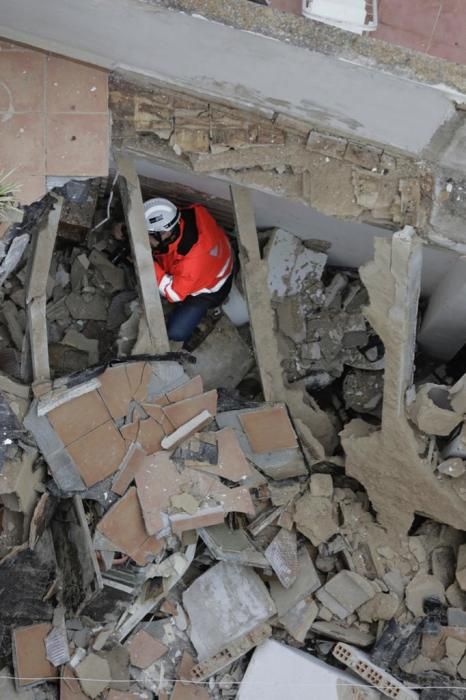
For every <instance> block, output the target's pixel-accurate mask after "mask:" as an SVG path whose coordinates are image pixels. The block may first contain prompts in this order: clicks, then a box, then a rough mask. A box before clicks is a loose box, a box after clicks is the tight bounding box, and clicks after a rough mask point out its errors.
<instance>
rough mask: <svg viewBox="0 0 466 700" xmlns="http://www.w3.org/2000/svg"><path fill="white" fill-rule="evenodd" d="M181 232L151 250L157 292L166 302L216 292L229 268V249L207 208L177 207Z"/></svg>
mask: <svg viewBox="0 0 466 700" xmlns="http://www.w3.org/2000/svg"><path fill="white" fill-rule="evenodd" d="M180 228H181V234H180V235H179V236H178V238H177V239H176V241H173V243H170V244H169V245H168V250H167V251H166V252H163V253H157V251H154V269H155V275H156V277H157V284H158V287H159V291H160V293H161V294H163V296H165V297H166V298H167V299H168V301H171V302H176V301H183V300H184V299H186V297H187V296H198V295H199V294H212V293H214V292H218V291H219V290H220V289H221V288H222V286H223V285H224V284H225V282H226V281H227V279H228V278H229V276H230V275H231V273H232V271H233V263H234V260H233V252H232V250H231V246H230V243H229V241H228V238H227V236H226V234H225V231H224V230H223V229H222V228H221V227H220V226H219V225H218V224H217V222H216V221H215V219H214V218H213V217H212V216H211V215H210V214H209V212H208V211H207V209H206V208H205V207H203V206H201V205H200V204H194V205H192V206H190V207H186V208H184V209H182V210H181V219H180Z"/></svg>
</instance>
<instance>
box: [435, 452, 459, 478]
mask: <svg viewBox="0 0 466 700" xmlns="http://www.w3.org/2000/svg"><path fill="white" fill-rule="evenodd" d="M437 470H438V471H439V472H440V474H445V476H451V477H452V478H453V479H457V478H458V477H460V476H463V474H464V473H465V472H466V466H465V464H464V460H462V459H460V458H459V457H452V458H451V459H446V460H444V461H443V462H441V463H440V464H439V465H438V467H437Z"/></svg>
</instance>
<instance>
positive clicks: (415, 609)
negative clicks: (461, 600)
mask: <svg viewBox="0 0 466 700" xmlns="http://www.w3.org/2000/svg"><path fill="white" fill-rule="evenodd" d="M428 598H435V599H436V600H438V601H439V602H440V603H445V588H444V586H443V584H442V583H441V581H439V580H438V579H437V578H436V577H435V576H430V575H429V574H417V576H415V577H414V578H413V579H412V580H411V581H410V582H409V583H408V585H407V586H406V606H407V607H408V609H409V610H411V612H412V613H413V615H414V616H415V617H424V616H425V614H426V613H425V612H424V602H425V601H426V600H427V599H428Z"/></svg>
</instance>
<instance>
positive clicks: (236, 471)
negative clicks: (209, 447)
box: [216, 428, 253, 481]
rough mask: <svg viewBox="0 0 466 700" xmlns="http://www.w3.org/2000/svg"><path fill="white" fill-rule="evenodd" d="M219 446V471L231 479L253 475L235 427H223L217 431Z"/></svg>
mask: <svg viewBox="0 0 466 700" xmlns="http://www.w3.org/2000/svg"><path fill="white" fill-rule="evenodd" d="M216 436H217V447H218V471H217V472H216V473H217V474H218V475H219V476H223V477H224V478H225V479H229V480H230V481H242V480H243V479H244V478H247V477H249V476H252V475H253V471H252V469H251V467H250V465H249V462H248V460H247V459H246V457H245V456H244V452H243V450H242V449H241V446H240V444H239V440H238V438H237V437H236V433H235V431H234V430H233V428H223V430H219V431H218V433H216Z"/></svg>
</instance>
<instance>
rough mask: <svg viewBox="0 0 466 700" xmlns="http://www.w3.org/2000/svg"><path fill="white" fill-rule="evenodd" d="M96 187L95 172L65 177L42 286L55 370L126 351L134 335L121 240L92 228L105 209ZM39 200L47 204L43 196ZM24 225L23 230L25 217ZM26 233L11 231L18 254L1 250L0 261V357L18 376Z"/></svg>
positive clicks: (135, 310)
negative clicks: (82, 178)
mask: <svg viewBox="0 0 466 700" xmlns="http://www.w3.org/2000/svg"><path fill="white" fill-rule="evenodd" d="M72 185H74V190H72V189H71V186H72ZM62 189H63V188H62ZM101 189H102V185H101V184H100V180H92V181H88V182H85V183H82V182H73V181H72V182H71V183H68V191H69V194H68V199H66V197H65V204H64V206H63V210H62V213H61V218H60V223H59V226H58V232H57V244H56V246H55V249H54V253H53V256H52V261H51V266H50V271H49V275H48V283H47V292H46V296H47V307H46V313H47V330H48V341H49V355H50V365H51V368H52V370H53V371H54V373H55V375H56V376H57V375H65V374H68V373H71V372H75V371H79V370H82V369H85V368H86V367H89V366H91V365H95V364H97V363H98V362H99V361H100V362H102V361H106V360H108V359H109V358H111V357H115V356H117V357H122V356H125V355H128V354H130V351H131V349H132V347H133V345H134V343H135V340H136V338H137V335H138V328H139V316H140V309H139V303H138V300H137V293H136V292H135V279H134V274H133V273H132V269H131V267H130V265H128V264H122V263H125V262H126V260H125V257H124V255H122V254H121V252H122V246H121V244H120V245H119V244H118V243H117V242H116V241H114V240H113V239H112V237H111V236H109V229H108V227H107V228H105V227H103V228H102V227H100V226H98V227H97V228H95V229H94V228H93V226H94V223H95V222H96V220H99V221H102V220H103V219H104V217H105V210H104V211H100V207H99V204H100V201H101V197H100V195H101ZM64 194H65V195H66V191H65V193H64ZM42 208H43V209H44V210H47V208H49V205H48V199H47V198H44V200H43V202H42ZM39 215H40V214H39V213H38V212H36V217H37V216H39ZM23 228H24V229H25V230H26V231H27V222H25V225H24V226H23ZM30 239H31V237H30V236H29V235H28V234H27V233H23V234H22V235H20V236H17V237H16V238H15V239H13V241H14V242H15V246H14V249H15V250H16V255H15V256H12V255H11V254H10V255H9V258H10V264H8V265H7V264H6V263H8V257H7V256H5V257H4V259H3V261H2V262H1V263H0V279H1V280H2V282H3V284H2V288H1V290H2V310H1V318H0V357H1V359H2V367H3V368H5V369H6V370H7V371H8V373H9V374H11V375H12V376H14V377H15V378H17V379H20V380H21V379H22V380H27V379H28V377H27V376H26V372H27V368H25V367H24V363H22V362H21V353H22V352H23V351H24V350H25V348H26V345H27V338H26V325H27V299H26V280H27V276H28V273H29V268H30V260H31V254H32V253H31V249H32V241H31V240H30ZM127 252H129V251H127ZM115 263H116V264H115ZM13 265H14V267H13ZM2 272H5V275H7V276H5V279H3V275H2Z"/></svg>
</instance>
